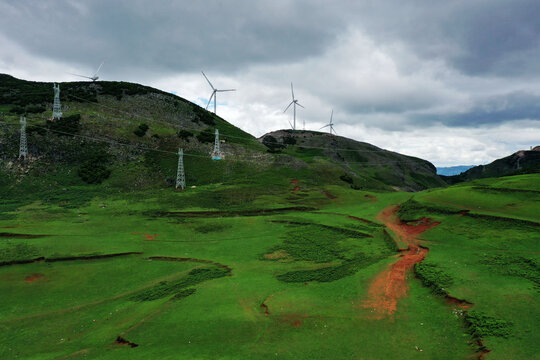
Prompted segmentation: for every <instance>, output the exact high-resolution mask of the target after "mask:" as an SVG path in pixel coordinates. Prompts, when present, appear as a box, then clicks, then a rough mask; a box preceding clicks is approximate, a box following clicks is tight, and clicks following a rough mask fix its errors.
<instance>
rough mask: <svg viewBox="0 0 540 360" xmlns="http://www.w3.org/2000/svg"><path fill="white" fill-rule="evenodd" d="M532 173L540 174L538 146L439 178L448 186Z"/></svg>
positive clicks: (539, 149) (539, 147) (539, 150)
mask: <svg viewBox="0 0 540 360" xmlns="http://www.w3.org/2000/svg"><path fill="white" fill-rule="evenodd" d="M534 173H536V174H537V173H540V146H536V147H535V148H531V149H530V150H521V151H518V152H516V153H514V154H512V155H509V156H506V157H504V158H501V159H497V160H495V161H493V162H491V163H489V164H487V165H478V166H474V167H472V168H470V169H469V170H467V171H464V172H462V173H461V174H459V175H453V176H441V178H443V179H444V181H446V182H447V183H448V184H457V183H459V182H463V181H470V180H475V179H484V178H490V177H499V176H506V175H517V174H534Z"/></svg>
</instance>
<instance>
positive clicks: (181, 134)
mask: <svg viewBox="0 0 540 360" xmlns="http://www.w3.org/2000/svg"><path fill="white" fill-rule="evenodd" d="M192 136H193V133H192V132H191V131H187V130H180V131H179V132H178V137H179V138H180V139H182V140H188V141H189V138H190V137H192Z"/></svg>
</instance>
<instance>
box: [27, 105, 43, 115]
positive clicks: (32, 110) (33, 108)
mask: <svg viewBox="0 0 540 360" xmlns="http://www.w3.org/2000/svg"><path fill="white" fill-rule="evenodd" d="M45 110H46V109H45V107H44V106H41V105H28V106H27V107H26V112H27V113H29V114H40V113H42V112H44V111H45Z"/></svg>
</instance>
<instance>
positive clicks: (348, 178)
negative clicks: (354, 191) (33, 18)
mask: <svg viewBox="0 0 540 360" xmlns="http://www.w3.org/2000/svg"><path fill="white" fill-rule="evenodd" d="M339 178H340V179H341V181H345V182H346V183H349V184H352V183H353V178H352V177H351V176H350V175H349V174H343V175H341V176H340V177H339Z"/></svg>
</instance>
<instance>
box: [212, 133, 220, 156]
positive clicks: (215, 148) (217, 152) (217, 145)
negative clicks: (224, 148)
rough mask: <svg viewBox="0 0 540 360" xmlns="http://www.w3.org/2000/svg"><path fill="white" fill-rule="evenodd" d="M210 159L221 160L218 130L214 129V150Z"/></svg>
mask: <svg viewBox="0 0 540 360" xmlns="http://www.w3.org/2000/svg"><path fill="white" fill-rule="evenodd" d="M212 160H221V150H220V149H219V130H218V129H216V139H215V141H214V151H213V152H212Z"/></svg>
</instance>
